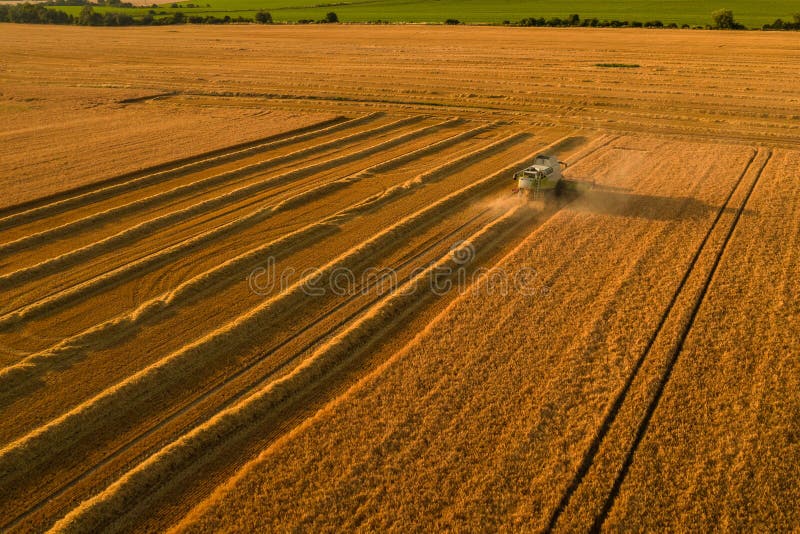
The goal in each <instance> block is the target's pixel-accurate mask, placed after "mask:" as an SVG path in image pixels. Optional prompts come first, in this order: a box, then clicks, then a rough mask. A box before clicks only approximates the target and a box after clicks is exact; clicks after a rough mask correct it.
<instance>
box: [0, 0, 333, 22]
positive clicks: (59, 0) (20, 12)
mask: <svg viewBox="0 0 800 534" xmlns="http://www.w3.org/2000/svg"><path fill="white" fill-rule="evenodd" d="M101 1H102V0H101ZM107 2H108V3H105V4H104V3H98V4H89V3H88V2H86V0H54V1H51V2H48V3H46V4H31V3H27V2H26V3H24V4H16V5H2V4H0V22H16V23H20V24H77V25H79V26H155V25H170V24H232V23H250V24H252V23H253V22H255V23H257V24H272V23H273V20H272V14H271V13H269V12H268V11H263V10H262V11H259V12H257V13H256V14H255V16H254V18H245V17H242V16H239V17H230V16H228V15H225V16H224V17H215V16H213V15H207V16H199V15H189V16H186V15H184V14H183V13H182V12H180V11H176V12H173V13H167V12H166V11H161V12H160V13H158V12H156V11H155V10H154V9H150V10H149V11H148V12H147V13H146V14H145V15H143V16H141V17H133V16H132V15H129V14H128V13H123V12H113V11H106V12H104V13H99V12H97V11H95V10H94V7H95V6H98V5H109V6H116V7H131V4H127V3H122V2H121V1H120V0H107ZM48 5H49V6H83V7H82V8H81V11H80V13H79V14H78V16H77V17H76V16H73V15H71V14H69V13H65V12H64V11H60V10H57V9H48V8H47V6H48ZM154 7H157V6H155V4H154ZM336 22H339V17H338V16H337V15H336V13H334V12H330V13H328V14H327V15H325V18H324V19H321V20H317V21H314V20H302V21H298V23H300V24H308V23H318V24H330V23H336Z"/></svg>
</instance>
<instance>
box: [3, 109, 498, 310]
mask: <svg viewBox="0 0 800 534" xmlns="http://www.w3.org/2000/svg"><path fill="white" fill-rule="evenodd" d="M450 124H451V123H450V122H444V123H439V124H435V125H433V126H429V127H426V128H423V129H422V130H423V133H428V132H430V129H431V128H435V127H438V126H442V127H447V126H449V125H450ZM491 127H492V126H491V125H485V126H480V127H478V128H474V129H472V130H468V131H466V132H463V133H461V134H457V135H455V136H452V137H449V138H446V139H444V140H443V141H439V142H437V143H434V144H432V145H429V146H427V147H423V148H421V149H418V150H415V151H412V152H409V153H406V154H403V155H400V156H397V157H396V158H392V159H390V160H388V161H386V162H383V163H380V164H377V165H374V166H372V167H369V168H368V169H365V170H363V171H361V172H360V173H359V174H357V175H355V176H353V177H349V178H344V179H340V180H336V181H334V182H331V183H329V184H324V185H322V186H317V187H319V188H320V189H321V190H325V189H327V188H333V187H334V186H333V184H337V185H346V184H347V183H349V182H353V181H356V179H360V178H362V177H365V176H366V175H367V174H368V173H376V172H379V171H385V170H388V169H392V168H394V167H396V166H399V165H401V164H402V163H405V162H407V161H411V160H413V159H415V158H418V157H421V156H423V155H425V154H428V153H430V152H432V151H433V150H435V149H442V148H444V147H447V146H449V145H450V144H454V143H457V142H459V141H461V140H464V139H467V138H469V137H473V136H475V135H477V134H479V133H481V132H483V131H486V130H488V129H490V128H491ZM426 129H427V131H426ZM418 131H419V130H417V131H415V132H411V133H412V134H415V133H417V132H418ZM390 141H393V140H390ZM380 146H381V147H382V148H386V145H384V144H382V145H380ZM367 155H369V154H367ZM330 161H332V162H337V161H339V159H338V158H337V159H334V160H329V162H330ZM319 165H321V164H320V163H316V164H313V165H311V166H310V167H304V168H302V169H296V170H294V171H289V172H287V173H284V174H281V175H278V176H275V177H273V178H271V179H270V181H269V183H270V184H274V183H275V182H276V181H277V182H278V183H281V181H284V180H287V179H291V178H293V177H295V176H296V175H297V173H301V177H302V176H303V175H308V174H311V173H313V172H314V171H316V170H319V168H320V167H319ZM311 189H313V188H311ZM311 189H309V190H307V191H305V192H304V193H307V192H309V191H311ZM237 191H238V190H237ZM294 197H302V200H304V201H305V200H309V198H307V197H305V196H303V195H294V196H293V197H292V198H294ZM217 198H220V197H217ZM298 201H299V198H298ZM190 208H193V206H190V207H189V208H184V209H190ZM273 210H274V206H267V207H265V208H261V209H260V210H258V211H257V212H254V214H255V213H258V212H260V211H266V212H269V211H273ZM177 213H184V212H183V211H181V210H178V211H175V212H172V213H171V214H167V215H165V216H162V217H167V216H172V215H173V214H177ZM152 220H158V218H156V219H151V221H152ZM239 220H240V221H244V220H248V221H249V222H253V220H252V219H248V216H244V217H243V218H241V219H239ZM148 223H150V221H144V222H142V223H140V225H142V224H148ZM140 225H136V226H133V227H131V228H128V229H126V230H123V231H122V232H118V233H117V234H114V235H112V236H109V237H107V238H105V239H101V240H100V241H95V242H94V243H90V244H88V245H86V246H83V247H81V248H78V249H75V250H71V251H69V252H66V253H64V254H61V255H59V256H56V257H54V258H50V259H47V260H44V261H42V262H39V263H37V264H34V265H31V266H29V267H23V268H21V269H18V270H16V271H13V272H10V273H7V274H4V275H0V288H2V287H8V286H13V285H15V284H17V283H20V282H22V281H25V282H30V281H31V280H33V279H36V278H39V277H42V276H46V275H48V274H51V273H53V272H55V271H56V270H57V269H58V268H59V267H62V266H65V265H66V266H72V265H75V264H76V263H77V262H78V261H81V260H83V259H86V258H90V257H93V256H96V255H98V254H101V253H105V252H107V251H108V249H109V247H111V246H113V245H114V244H116V243H121V244H123V245H125V244H129V243H130V242H131V239H130V237H131V236H134V235H137V234H136V233H131V232H138V228H139V227H140ZM224 226H225V225H224V224H223V225H220V226H219V227H217V228H222V227H224ZM189 239H191V238H189ZM0 322H2V321H1V320H0Z"/></svg>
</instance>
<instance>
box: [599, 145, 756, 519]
mask: <svg viewBox="0 0 800 534" xmlns="http://www.w3.org/2000/svg"><path fill="white" fill-rule="evenodd" d="M770 159H772V150H767V157H766V158H765V159H764V162H763V163H762V164H761V166H760V167H759V169H758V171H757V172H756V175H755V178H754V179H753V182H752V183H751V184H750V186H749V188H748V189H747V193H746V194H745V196H744V199H743V200H742V203H741V204H740V205H739V207H738V209H737V210H736V214H735V215H734V218H733V221H732V223H731V225H730V227H729V228H728V232H727V233H726V234H725V237H724V239H723V241H722V245H721V246H720V248H719V250H718V251H717V254H716V256H715V257H714V263H713V264H712V266H711V269H710V270H709V272H708V274H707V275H706V278H705V280H704V281H703V284H702V286H701V288H700V293H699V294H698V296H697V298H696V299H695V302H694V305H693V306H692V310H691V312H690V314H689V320H688V321H687V322H686V324H685V325H684V326H683V328H682V329H681V331H680V335H679V337H678V341H677V344H676V345H675V347H674V348H673V350H672V351H671V353H670V355H669V359H668V360H667V365H666V369H665V370H664V374H663V375H662V376H661V378H660V379H659V381H658V385H657V387H656V390H655V392H654V393H653V398H652V399H651V401H650V403H649V404H648V406H647V409H646V410H645V413H644V416H643V417H642V419H641V421H640V423H639V426H638V427H637V429H636V434H635V435H634V439H633V442H632V443H631V446H630V448H629V449H628V451H627V453H626V454H625V460H624V461H623V463H622V466H621V467H620V470H619V473H618V474H617V477H616V479H615V480H614V485H613V486H612V488H611V492H610V493H609V495H608V497H607V498H606V500H605V502H604V503H603V507H602V509H601V511H600V514H599V515H598V517H597V518H595V521H594V524H593V525H592V531H593V532H599V531H600V529H601V528H602V526H603V523H605V520H606V518H607V517H608V514H609V512H610V511H611V508H612V507H613V506H614V501H615V500H616V498H617V496H618V495H619V490H620V488H621V487H622V483H623V482H624V481H625V477H626V476H627V474H628V471H629V469H630V467H631V464H632V463H633V457H634V455H635V454H636V450H637V449H638V448H639V444H640V443H641V442H642V439H644V436H645V434H646V433H647V428H648V427H649V426H650V420H651V419H652V418H653V414H654V413H655V411H656V409H657V408H658V404H659V402H660V401H661V397H662V396H663V394H664V389H665V388H666V386H667V383H668V382H669V379H670V377H671V376H672V370H673V369H674V368H675V364H676V363H677V362H678V358H679V356H680V353H681V351H682V350H683V346H684V343H685V342H686V338H687V337H688V335H689V332H690V331H691V329H692V326H693V325H694V321H695V319H696V318H697V314H698V313H699V312H700V308H701V307H702V305H703V302H704V301H705V297H706V294H707V293H708V289H709V287H710V286H711V282H712V281H713V279H714V275H715V274H716V272H717V269H718V268H719V264H720V261H721V260H722V256H723V255H724V254H725V251H726V250H727V248H728V244H729V243H730V240H731V238H732V237H733V234H734V232H735V231H736V227H737V225H738V224H739V219H740V218H741V216H742V213H744V210H745V208H746V207H747V203H748V202H749V200H750V196H751V195H752V194H753V191H754V190H755V188H756V186H757V185H758V182H759V181H760V179H761V175H762V174H763V172H764V169H765V168H766V166H767V164H768V163H769V161H770Z"/></svg>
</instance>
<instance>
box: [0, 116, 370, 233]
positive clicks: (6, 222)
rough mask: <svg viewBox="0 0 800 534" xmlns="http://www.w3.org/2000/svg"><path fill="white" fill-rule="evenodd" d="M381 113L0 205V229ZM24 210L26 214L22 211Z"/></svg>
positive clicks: (322, 123) (338, 119) (306, 128)
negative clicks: (93, 197) (109, 192)
mask: <svg viewBox="0 0 800 534" xmlns="http://www.w3.org/2000/svg"><path fill="white" fill-rule="evenodd" d="M382 115H383V114H382V113H380V112H376V113H371V114H368V115H365V116H362V117H357V118H355V119H349V120H348V119H346V118H345V117H343V116H337V117H333V118H331V119H328V120H324V121H320V122H316V123H313V124H309V125H306V126H301V127H299V128H294V129H292V130H288V131H286V132H280V133H277V134H273V135H269V136H267V137H263V138H261V139H256V140H254V141H247V142H244V143H238V144H236V145H232V146H228V147H223V148H218V149H215V150H210V151H207V152H202V153H200V154H195V155H192V156H189V157H186V158H180V159H176V160H172V161H167V162H164V163H161V164H159V165H155V166H152V167H148V168H145V169H141V170H138V171H132V172H128V173H125V174H122V175H120V176H115V177H112V178H108V179H106V180H101V181H98V182H93V183H91V184H87V185H84V186H80V187H76V188H74V189H69V190H67V191H61V192H59V193H55V194H52V195H47V196H44V197H41V198H37V199H33V200H29V201H26V202H23V203H21V204H16V205H13V206H7V207H5V208H2V209H0V230H2V229H5V228H8V227H9V226H13V221H17V222H23V221H27V220H33V218H38V216H37V214H39V213H41V212H39V211H37V210H42V209H44V208H46V207H47V206H51V207H53V206H55V205H56V204H58V205H60V206H62V207H64V208H65V209H66V208H67V207H68V206H70V205H71V204H70V202H78V201H79V199H81V200H85V199H87V198H89V196H90V195H92V194H96V193H98V192H99V191H100V190H108V189H109V188H111V187H116V186H123V187H124V186H125V185H126V184H131V187H138V186H140V185H142V184H144V183H151V182H148V181H147V180H153V181H157V180H158V178H156V176H158V177H172V174H170V173H183V172H188V171H189V170H197V169H202V168H207V167H208V166H212V165H214V164H216V163H222V162H225V161H232V160H236V159H239V158H240V157H244V156H247V155H249V154H251V153H253V152H257V151H259V150H264V149H265V147H267V148H273V145H275V146H282V145H285V144H290V143H292V142H295V141H298V140H301V139H300V138H302V139H311V138H313V137H315V136H316V135H317V134H318V135H324V134H322V133H319V132H322V131H324V130H327V133H330V131H336V129H337V128H338V129H342V128H347V127H349V126H354V125H356V124H360V123H363V122H367V121H370V120H374V119H375V118H378V117H380V116H382ZM303 136H307V137H303ZM195 166H196V167H197V169H196V168H195ZM142 180H144V181H142ZM133 184H135V185H133ZM120 190H124V189H120ZM26 213H27V215H24V214H26ZM49 214H50V213H48V215H49ZM17 217H19V220H17ZM26 217H31V219H26Z"/></svg>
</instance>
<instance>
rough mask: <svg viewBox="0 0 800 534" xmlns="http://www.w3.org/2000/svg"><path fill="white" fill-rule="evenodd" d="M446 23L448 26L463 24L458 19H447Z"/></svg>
mask: <svg viewBox="0 0 800 534" xmlns="http://www.w3.org/2000/svg"><path fill="white" fill-rule="evenodd" d="M444 23H445V24H447V25H448V26H458V25H459V24H461V21H459V20H458V19H447V20H446V21H444Z"/></svg>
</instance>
